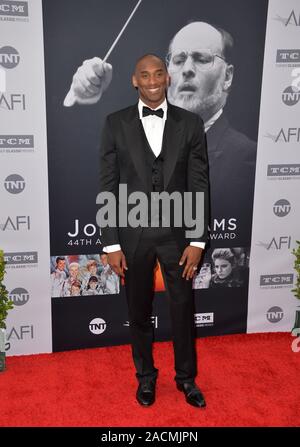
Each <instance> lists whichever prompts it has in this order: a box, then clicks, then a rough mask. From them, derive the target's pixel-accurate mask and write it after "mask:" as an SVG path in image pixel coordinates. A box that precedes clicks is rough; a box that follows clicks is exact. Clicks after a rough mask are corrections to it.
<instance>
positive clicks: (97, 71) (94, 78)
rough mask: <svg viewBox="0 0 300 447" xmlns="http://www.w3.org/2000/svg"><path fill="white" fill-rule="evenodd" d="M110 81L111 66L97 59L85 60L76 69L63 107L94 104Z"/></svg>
mask: <svg viewBox="0 0 300 447" xmlns="http://www.w3.org/2000/svg"><path fill="white" fill-rule="evenodd" d="M111 79H112V66H111V65H110V64H108V63H107V62H103V61H102V59H100V58H99V57H93V59H87V60H85V61H84V62H83V64H82V65H81V66H80V67H79V68H78V69H77V71H76V73H75V74H74V76H73V81H72V85H71V88H70V91H69V93H68V94H67V96H66V98H65V100H64V105H65V106H66V107H70V106H72V105H73V104H74V102H77V103H78V104H95V103H96V102H98V101H99V99H100V98H101V96H102V93H103V92H104V91H105V90H106V89H107V88H108V86H109V84H110V82H111Z"/></svg>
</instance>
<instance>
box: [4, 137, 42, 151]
mask: <svg viewBox="0 0 300 447" xmlns="http://www.w3.org/2000/svg"><path fill="white" fill-rule="evenodd" d="M33 147H34V138H33V135H0V149H1V148H33Z"/></svg>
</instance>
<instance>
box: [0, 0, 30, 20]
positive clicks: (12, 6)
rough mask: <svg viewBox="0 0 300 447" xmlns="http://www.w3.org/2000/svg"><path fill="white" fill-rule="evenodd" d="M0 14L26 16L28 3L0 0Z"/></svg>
mask: <svg viewBox="0 0 300 447" xmlns="http://www.w3.org/2000/svg"><path fill="white" fill-rule="evenodd" d="M0 16H15V17H28V3H27V2H21V1H13V0H12V1H11V0H9V1H7V0H0Z"/></svg>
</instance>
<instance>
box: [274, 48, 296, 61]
mask: <svg viewBox="0 0 300 447" xmlns="http://www.w3.org/2000/svg"><path fill="white" fill-rule="evenodd" d="M276 62H277V63H282V64H288V63H292V64H295V63H299V62H300V50H277V54H276Z"/></svg>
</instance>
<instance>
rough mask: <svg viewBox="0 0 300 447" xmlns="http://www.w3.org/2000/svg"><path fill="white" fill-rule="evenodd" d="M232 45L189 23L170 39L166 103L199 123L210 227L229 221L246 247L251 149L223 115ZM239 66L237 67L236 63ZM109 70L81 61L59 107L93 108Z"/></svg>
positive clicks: (213, 30)
mask: <svg viewBox="0 0 300 447" xmlns="http://www.w3.org/2000/svg"><path fill="white" fill-rule="evenodd" d="M233 52H234V40H233V37H232V36H231V34H230V33H229V32H227V31H226V30H224V29H222V28H220V27H217V26H213V25H211V24H209V23H207V22H202V21H197V22H192V23H189V24H187V25H186V26H184V27H183V28H181V29H180V30H179V31H178V32H177V33H176V34H175V36H174V37H173V38H172V39H171V42H170V44H169V48H168V50H167V52H166V53H167V55H166V62H167V67H168V73H169V76H170V85H169V88H168V101H169V102H170V103H171V104H173V105H176V106H179V107H182V108H184V109H187V110H189V111H191V112H194V113H197V114H198V115H200V117H201V118H202V120H203V121H204V126H205V131H206V137H207V149H208V160H209V170H210V209H211V212H210V215H211V228H212V229H213V225H214V224H213V221H215V220H217V221H219V222H220V221H222V220H223V219H224V220H225V221H229V219H231V220H232V219H234V222H235V223H236V227H237V238H238V241H239V244H240V245H241V246H247V245H250V239H251V221H252V205H253V190H254V178H255V161H256V143H255V142H254V141H252V140H250V139H249V138H248V137H247V136H246V135H245V134H243V133H242V132H239V131H238V130H236V129H234V128H233V127H232V126H231V124H230V123H229V120H228V117H227V114H226V104H227V100H228V97H229V95H230V91H231V89H232V86H233V81H234V72H235V70H237V69H238V67H236V66H234V65H233V63H232V55H233ZM241 63H242V61H241ZM112 76H113V67H112V65H111V64H109V63H107V62H103V61H102V60H101V59H100V58H99V57H94V58H92V59H88V60H85V61H84V62H83V64H82V65H81V66H80V67H79V68H78V69H77V71H76V73H75V74H74V76H73V79H72V84H71V89H70V91H72V94H73V98H74V99H73V102H70V100H69V95H67V97H66V98H65V102H64V105H65V106H70V105H72V104H73V103H74V101H75V102H77V103H78V104H95V103H97V102H98V101H99V100H100V99H101V97H102V95H103V93H104V92H105V91H106V90H107V89H109V85H110V83H111V80H112Z"/></svg>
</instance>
